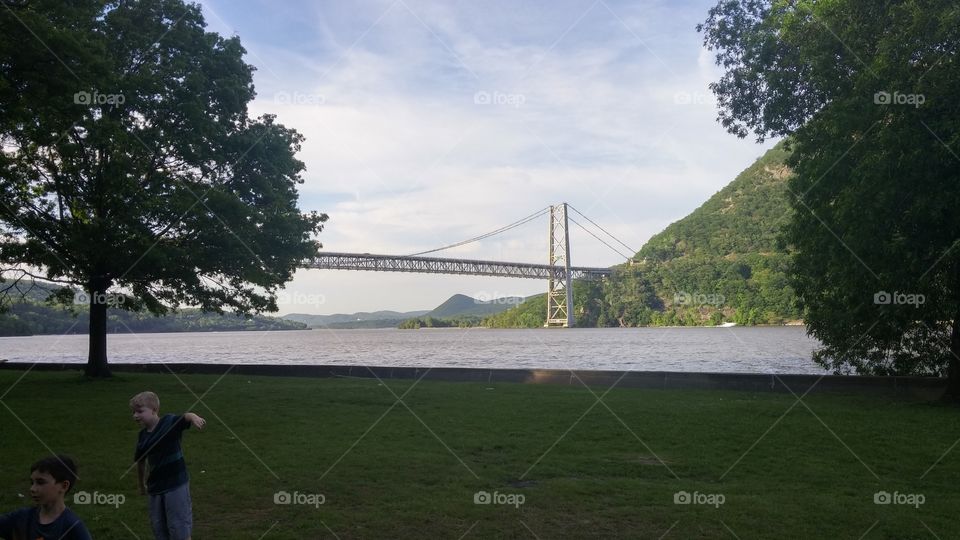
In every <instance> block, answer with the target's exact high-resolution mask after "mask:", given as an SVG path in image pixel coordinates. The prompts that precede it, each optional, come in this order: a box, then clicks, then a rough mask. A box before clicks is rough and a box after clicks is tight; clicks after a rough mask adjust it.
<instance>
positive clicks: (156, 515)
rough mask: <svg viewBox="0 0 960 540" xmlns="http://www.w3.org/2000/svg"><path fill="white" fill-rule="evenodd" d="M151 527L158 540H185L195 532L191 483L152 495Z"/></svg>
mask: <svg viewBox="0 0 960 540" xmlns="http://www.w3.org/2000/svg"><path fill="white" fill-rule="evenodd" d="M150 525H151V526H152V527H153V536H154V537H155V538H156V539H157V540H185V539H187V538H190V534H191V531H192V530H193V507H192V502H191V500H190V483H189V482H188V483H186V484H184V485H182V486H180V487H176V488H173V489H171V490H170V491H167V492H164V493H160V494H159V495H150Z"/></svg>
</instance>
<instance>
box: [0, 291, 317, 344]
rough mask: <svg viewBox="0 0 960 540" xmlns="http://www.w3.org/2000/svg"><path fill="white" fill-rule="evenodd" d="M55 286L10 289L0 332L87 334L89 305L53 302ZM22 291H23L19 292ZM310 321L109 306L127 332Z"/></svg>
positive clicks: (293, 326)
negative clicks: (135, 310) (51, 295)
mask: <svg viewBox="0 0 960 540" xmlns="http://www.w3.org/2000/svg"><path fill="white" fill-rule="evenodd" d="M54 288H55V287H54V286H52V285H50V284H46V283H41V282H36V283H32V284H31V283H21V284H20V286H19V287H17V289H15V290H12V291H8V293H7V296H6V298H4V300H5V301H12V304H9V305H4V306H2V307H3V309H0V336H28V335H33V334H86V333H87V332H88V330H89V311H88V308H87V306H86V305H76V306H72V307H73V308H74V309H73V312H71V311H70V310H69V309H67V308H66V307H63V306H59V305H51V304H49V303H47V302H46V301H45V300H46V298H47V296H48V295H49V293H50V292H51V291H52V290H53V289H54ZM18 290H19V291H21V292H18ZM306 328H307V325H305V324H303V323H299V322H295V321H287V320H283V319H278V318H275V317H268V316H264V315H255V316H252V317H242V316H237V315H233V314H229V313H225V314H223V315H218V314H216V313H203V312H201V311H200V310H198V309H182V310H180V311H177V312H175V313H170V314H168V315H165V316H162V317H156V316H154V315H151V314H149V313H132V312H129V311H124V310H122V309H110V310H108V318H107V331H108V332H109V333H127V332H213V331H219V332H226V331H234V330H303V329H306Z"/></svg>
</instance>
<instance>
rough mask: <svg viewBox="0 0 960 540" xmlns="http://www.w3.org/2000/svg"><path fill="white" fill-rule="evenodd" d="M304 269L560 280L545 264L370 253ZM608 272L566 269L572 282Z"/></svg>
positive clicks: (332, 256)
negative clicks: (551, 278)
mask: <svg viewBox="0 0 960 540" xmlns="http://www.w3.org/2000/svg"><path fill="white" fill-rule="evenodd" d="M304 267H305V268H318V269H324V270H372V271H379V272H421V273H427V274H465V275H473V276H501V277H516V278H531V279H549V278H550V277H553V278H554V279H561V280H562V279H563V277H564V272H565V269H564V268H563V267H556V266H550V265H548V264H529V263H512V262H497V261H478V260H472V259H446V258H440V257H408V256H402V255H372V254H370V253H332V252H321V253H320V255H319V256H318V257H316V258H314V259H313V260H311V261H310V262H308V263H307V264H305V265H304ZM611 272H612V270H611V269H610V268H588V267H581V266H572V267H570V275H571V277H572V278H573V279H585V280H594V279H600V278H603V277H605V276H609V275H610V273H611Z"/></svg>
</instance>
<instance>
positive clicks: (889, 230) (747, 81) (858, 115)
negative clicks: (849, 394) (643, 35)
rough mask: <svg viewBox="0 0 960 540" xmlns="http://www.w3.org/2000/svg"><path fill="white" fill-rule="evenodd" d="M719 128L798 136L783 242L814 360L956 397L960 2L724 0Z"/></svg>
mask: <svg viewBox="0 0 960 540" xmlns="http://www.w3.org/2000/svg"><path fill="white" fill-rule="evenodd" d="M698 29H699V30H701V31H703V32H704V35H705V45H706V46H707V47H708V48H710V49H712V50H715V51H716V52H717V57H716V58H717V64H718V65H720V66H722V68H723V69H724V70H725V73H724V75H723V76H722V78H721V79H720V80H719V81H718V82H716V83H714V84H713V85H712V89H713V91H714V93H715V94H716V95H717V97H718V99H719V104H720V117H719V120H720V122H721V123H722V124H723V125H724V126H725V127H727V129H728V130H729V131H731V132H732V133H735V134H737V135H739V136H741V137H744V136H746V135H748V134H750V133H751V132H753V133H754V134H755V135H756V136H757V137H758V139H760V140H763V139H764V138H765V137H770V136H788V137H789V141H790V144H791V146H792V149H793V155H792V157H791V166H792V168H793V169H794V172H795V176H794V178H793V179H792V180H791V181H790V183H789V189H790V192H791V204H792V217H791V219H790V220H789V222H788V224H787V226H786V227H785V229H784V231H783V241H784V243H785V245H786V246H787V247H788V248H789V249H790V250H791V252H792V274H793V278H792V284H793V286H794V288H795V289H796V292H797V295H798V297H799V300H800V302H801V304H802V307H803V308H804V309H805V320H806V323H807V327H808V331H809V332H810V333H811V334H812V335H813V336H815V337H816V338H817V339H819V340H820V341H821V342H822V343H823V347H822V349H820V350H819V351H817V352H816V353H815V360H816V361H817V362H819V363H820V364H821V365H823V366H824V367H826V368H829V369H832V370H833V371H835V372H838V373H848V372H858V373H864V374H881V375H894V374H903V375H907V374H918V375H948V377H949V383H948V387H949V388H948V392H947V396H948V397H950V398H952V399H957V398H958V397H960V246H958V245H957V243H958V240H960V214H958V209H960V157H958V156H960V144H958V143H960V62H958V57H957V55H958V52H960V7H958V6H957V4H956V1H955V0H899V1H884V2H877V1H876V0H831V1H812V0H776V1H769V0H767V1H764V0H724V1H722V2H720V3H718V4H717V6H716V7H714V8H713V9H711V10H710V12H709V16H708V18H707V20H706V21H705V22H704V23H703V24H702V25H700V26H699V27H698Z"/></svg>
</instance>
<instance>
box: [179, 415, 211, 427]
mask: <svg viewBox="0 0 960 540" xmlns="http://www.w3.org/2000/svg"><path fill="white" fill-rule="evenodd" d="M183 419H184V420H186V421H187V422H190V424H191V425H192V426H193V427H195V428H197V429H203V426H205V425H207V421H206V420H204V419H203V418H200V417H199V416H197V415H196V414H193V413H192V412H188V413H184V415H183Z"/></svg>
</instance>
